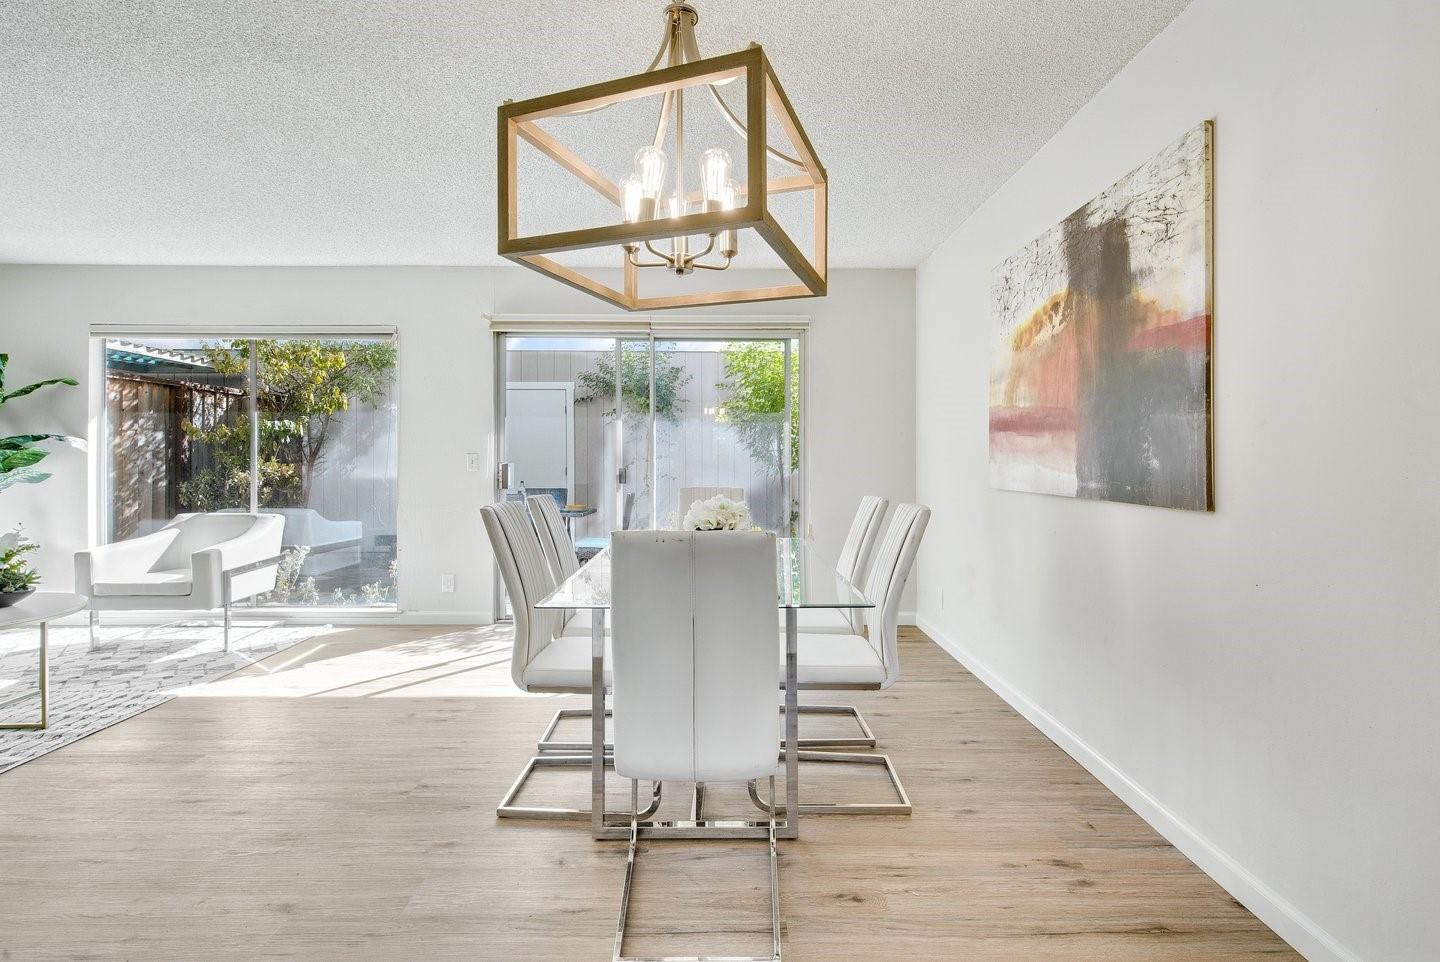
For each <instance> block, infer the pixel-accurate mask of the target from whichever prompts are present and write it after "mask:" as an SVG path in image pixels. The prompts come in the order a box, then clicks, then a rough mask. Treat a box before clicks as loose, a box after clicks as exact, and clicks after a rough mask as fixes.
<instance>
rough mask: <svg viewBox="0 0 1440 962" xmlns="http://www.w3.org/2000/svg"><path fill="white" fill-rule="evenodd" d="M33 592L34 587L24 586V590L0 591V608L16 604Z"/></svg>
mask: <svg viewBox="0 0 1440 962" xmlns="http://www.w3.org/2000/svg"><path fill="white" fill-rule="evenodd" d="M34 593H35V589H34V588H26V589H25V590H24V591H0V608H9V607H10V606H11V605H18V604H19V603H20V602H22V601H24V600H25V599H26V598H28V597H30V596H31V595H33V594H34Z"/></svg>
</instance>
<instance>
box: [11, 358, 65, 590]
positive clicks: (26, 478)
mask: <svg viewBox="0 0 1440 962" xmlns="http://www.w3.org/2000/svg"><path fill="white" fill-rule="evenodd" d="M9 362H10V355H9V354H0V408H3V407H4V405H5V404H6V403H7V402H10V401H13V400H15V399H16V398H21V397H24V396H25V395H27V394H34V393H35V392H36V391H38V390H40V389H41V388H43V387H49V386H50V385H52V384H65V385H69V386H70V387H74V386H75V385H76V384H77V383H78V382H77V381H76V380H75V379H74V378H73V377H52V378H47V379H46V380H43V381H36V382H35V383H34V384H27V385H25V386H24V387H19V388H16V389H15V390H13V391H7V390H5V369H6V367H7V366H8V365H9ZM48 441H65V442H68V443H72V444H73V443H78V442H77V440H76V439H75V438H70V437H66V436H65V435H63V434H15V435H11V436H10V437H0V491H4V490H5V489H6V488H8V487H10V486H11V485H12V484H39V483H40V482H41V481H44V480H45V479H47V478H49V477H50V474H49V472H47V471H41V470H40V469H39V468H37V467H36V465H37V464H39V463H40V462H41V461H43V460H44V459H45V458H46V457H48V456H49V454H50V452H49V450H47V449H46V448H45V447H44V445H45V443H46V442H48ZM38 547H39V545H37V544H35V542H33V541H31V540H29V539H28V538H26V537H25V535H24V534H23V533H22V532H21V531H19V530H18V529H17V530H16V531H14V532H12V533H10V534H7V535H4V536H3V537H0V608H8V607H10V606H11V605H13V604H15V603H16V602H18V601H21V600H22V599H24V598H25V597H27V596H28V595H31V594H33V593H34V591H35V585H36V584H37V583H38V582H39V581H40V574H39V572H37V571H36V570H35V569H34V568H33V567H31V566H30V564H29V563H28V562H27V560H26V558H25V556H26V555H27V554H29V553H30V552H32V551H34V550H35V549H36V548H38Z"/></svg>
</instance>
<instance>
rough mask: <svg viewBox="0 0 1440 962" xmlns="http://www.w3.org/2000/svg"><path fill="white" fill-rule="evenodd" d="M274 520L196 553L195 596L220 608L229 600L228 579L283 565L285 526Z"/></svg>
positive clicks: (193, 567)
mask: <svg viewBox="0 0 1440 962" xmlns="http://www.w3.org/2000/svg"><path fill="white" fill-rule="evenodd" d="M272 520H273V523H267V522H264V521H262V522H259V523H257V524H256V525H255V526H254V527H253V528H251V529H250V530H249V531H247V532H245V533H244V534H242V535H239V536H237V537H234V538H231V539H229V540H228V541H221V542H219V543H218V544H213V545H211V546H210V547H208V548H203V549H201V550H200V551H197V552H195V553H194V554H192V555H191V556H190V577H191V579H192V581H193V583H194V586H195V587H194V591H195V593H196V594H201V595H204V596H206V597H208V598H209V599H210V603H211V604H212V606H216V607H218V606H219V605H220V604H222V603H223V602H224V600H225V580H226V577H227V576H231V577H233V576H234V575H236V574H240V573H242V571H254V570H257V569H259V568H263V567H266V566H268V565H272V564H279V563H280V559H281V557H282V554H281V551H280V538H281V535H282V533H283V532H284V530H285V525H284V522H283V521H282V519H281V518H279V517H274V518H273V519H272Z"/></svg>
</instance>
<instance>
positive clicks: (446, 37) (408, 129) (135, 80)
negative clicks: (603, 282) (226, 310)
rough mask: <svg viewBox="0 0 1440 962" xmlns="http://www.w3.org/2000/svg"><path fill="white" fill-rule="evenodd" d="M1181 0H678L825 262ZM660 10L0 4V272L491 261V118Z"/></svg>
mask: <svg viewBox="0 0 1440 962" xmlns="http://www.w3.org/2000/svg"><path fill="white" fill-rule="evenodd" d="M1186 2H1187V0H952V2H949V3H943V2H898V3H876V2H873V0H835V2H830V3H811V4H797V3H793V2H790V3H778V2H770V0H708V2H707V0H699V3H698V6H699V9H700V26H699V38H700V43H701V46H702V49H703V50H704V51H705V52H706V53H707V54H716V53H723V52H727V51H729V50H733V49H738V48H740V47H743V46H744V45H745V44H747V43H748V42H750V41H752V40H754V41H758V42H760V43H763V44H764V45H765V47H766V51H767V53H768V54H769V55H770V58H771V60H772V61H773V62H774V63H775V65H776V70H777V71H778V73H779V75H780V78H781V80H782V82H784V84H785V86H786V88H787V91H788V93H789V94H790V97H791V100H792V101H793V102H794V104H795V107H796V110H797V112H798V113H799V114H800V116H801V118H802V120H803V122H804V123H805V126H806V129H807V130H808V132H809V133H810V136H811V139H812V140H813V141H814V142H815V145H816V149H817V151H818V152H819V154H820V157H821V159H822V160H823V161H824V163H825V165H826V167H827V169H828V171H829V174H830V180H831V208H830V210H831V228H830V247H831V264H832V265H833V266H837V267H899V266H905V267H908V266H913V265H915V264H916V263H917V262H918V261H919V260H920V259H922V258H923V257H924V256H925V255H926V254H927V253H929V252H930V251H931V250H932V249H933V248H934V247H935V245H937V244H938V243H939V242H940V241H941V240H943V239H944V238H945V236H946V235H947V234H948V233H949V232H950V231H952V230H953V229H954V228H955V226H956V225H957V224H958V223H959V222H960V221H961V219H962V218H964V217H965V216H966V215H967V214H969V213H970V212H971V211H972V210H973V209H974V208H975V207H976V206H978V205H979V204H980V202H981V201H983V200H984V199H985V197H987V196H988V195H989V194H990V193H991V192H992V191H994V190H995V189H996V188H997V187H998V186H999V185H1000V184H1001V183H1002V182H1003V181H1004V180H1005V178H1006V177H1008V176H1009V175H1010V174H1011V173H1012V172H1013V171H1015V170H1016V169H1017V168H1018V167H1019V166H1020V165H1021V164H1022V163H1023V162H1024V161H1025V160H1026V159H1027V158H1028V157H1029V156H1030V155H1031V154H1032V153H1033V152H1034V151H1035V150H1036V149H1037V148H1038V147H1039V146H1040V145H1041V144H1042V143H1044V141H1045V140H1046V139H1047V138H1049V137H1050V136H1051V134H1053V133H1054V132H1055V131H1056V130H1057V129H1058V128H1059V127H1060V126H1061V124H1063V123H1064V122H1065V120H1066V119H1068V118H1069V117H1070V116H1071V115H1072V114H1073V113H1074V112H1075V110H1076V109H1077V108H1079V107H1080V106H1081V105H1082V104H1083V103H1084V102H1085V101H1086V100H1088V99H1089V98H1090V97H1091V96H1092V95H1093V94H1094V93H1095V92H1096V91H1097V90H1098V89H1099V88H1100V87H1101V86H1102V85H1103V84H1104V83H1105V82H1106V80H1108V79H1109V78H1110V77H1111V76H1112V75H1113V74H1114V73H1115V72H1116V71H1117V70H1118V69H1119V68H1120V67H1121V66H1122V65H1123V64H1124V63H1125V62H1126V61H1128V60H1129V59H1130V58H1131V57H1132V56H1133V55H1134V54H1135V53H1136V51H1138V50H1139V49H1140V48H1141V47H1142V46H1144V45H1145V44H1146V43H1147V42H1148V41H1149V40H1150V39H1151V38H1152V37H1153V36H1154V35H1155V34H1156V33H1158V32H1159V31H1160V30H1161V29H1162V28H1163V27H1164V26H1165V25H1166V24H1167V23H1169V22H1170V20H1172V19H1173V18H1174V17H1175V15H1176V14H1177V13H1179V11H1180V10H1181V9H1182V8H1183V7H1184V6H1185V3H1186ZM663 6H664V4H663V3H662V2H661V0H587V2H571V0H552V2H548V3H539V2H533V3H532V2H515V0H511V2H506V0H328V2H323V0H149V2H141V0H126V2H122V0H5V2H4V3H3V4H0V261H6V262H55V263H74V262H81V263H145V264H492V263H502V261H500V259H499V258H497V257H496V255H495V225H494V221H495V211H494V207H495V200H494V197H495V187H494V178H495V169H494V168H495V160H494V153H495V147H494V139H495V138H494V124H495V107H496V105H497V104H499V103H500V101H502V100H504V99H505V98H515V99H521V98H525V97H530V96H535V95H538V94H543V93H550V92H553V91H555V90H560V89H564V88H568V87H572V86H577V85H579V84H582V83H590V82H595V81H599V80H605V79H609V78H611V77H614V76H620V75H623V74H629V73H634V72H636V71H638V70H639V69H641V68H643V67H644V66H645V64H646V63H647V62H648V60H649V58H650V56H651V55H652V54H653V53H654V49H655V47H656V46H657V44H658V41H659V37H660V28H661V23H662V21H661V17H660V11H661V9H662V8H663ZM625 149H627V150H628V144H627V145H626V146H625ZM614 173H615V174H616V175H617V176H619V175H621V174H622V173H623V171H615V172H614Z"/></svg>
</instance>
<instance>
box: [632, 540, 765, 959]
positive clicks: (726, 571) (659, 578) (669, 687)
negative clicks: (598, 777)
mask: <svg viewBox="0 0 1440 962" xmlns="http://www.w3.org/2000/svg"><path fill="white" fill-rule="evenodd" d="M611 551H612V555H611V569H610V570H611V602H612V607H611V613H612V616H613V618H614V627H615V636H614V642H613V647H614V654H615V658H614V694H615V711H614V714H615V771H616V773H617V774H619V775H620V776H622V777H624V778H628V779H630V780H631V781H630V799H631V816H630V851H629V856H628V859H627V861H626V864H625V881H624V888H623V890H622V894H621V899H620V917H619V921H618V923H617V925H616V928H615V949H614V956H613V957H614V959H615V960H616V962H620V960H625V959H627V958H628V957H627V956H625V955H624V954H623V949H624V940H625V922H626V916H627V913H628V909H629V900H630V888H631V883H632V881H633V879H634V874H635V861H636V855H637V854H638V842H639V839H640V838H641V837H642V836H643V837H646V838H651V839H654V838H677V837H681V838H704V837H707V836H714V835H717V834H720V835H722V836H723V837H727V838H735V837H753V838H761V839H764V838H768V839H769V843H770V900H771V901H770V906H771V934H772V946H773V951H772V953H771V954H770V955H767V956H759V957H750V958H752V959H754V960H755V962H761V960H764V962H772V960H777V959H779V958H780V908H779V904H780V903H779V876H778V867H777V864H776V861H777V859H776V850H775V816H774V814H773V812H774V811H775V809H776V808H777V806H776V805H775V804H774V803H775V767H776V753H777V747H778V745H779V742H780V717H779V714H778V713H777V711H776V708H777V704H778V698H777V695H776V690H775V676H774V671H775V658H776V653H777V644H776V638H775V630H774V625H775V539H774V537H773V536H772V535H769V534H765V533H763V532H758V531H757V532H749V531H746V532H726V533H714V532H694V531H617V532H615V534H614V535H613V541H612V548H611ZM762 778H768V779H769V781H770V796H769V797H770V804H769V806H768V812H769V814H768V815H767V817H766V819H765V820H763V821H755V822H749V821H746V822H740V821H738V820H737V821H733V822H726V823H723V825H721V826H717V825H716V823H714V822H713V821H710V822H707V821H706V820H704V817H703V813H701V812H700V811H699V808H700V805H701V798H702V797H703V796H702V787H701V786H703V784H704V783H705V782H725V781H740V782H747V783H748V784H749V786H750V791H751V794H752V796H754V795H755V794H756V790H755V783H756V781H757V780H759V779H762ZM641 779H644V780H647V781H650V782H652V783H660V782H663V781H667V780H668V781H681V782H691V783H695V785H696V789H695V807H694V809H692V812H693V814H692V819H691V820H690V821H683V822H665V823H663V824H658V825H657V824H654V823H649V822H645V821H643V819H644V818H645V817H646V816H645V815H644V814H643V813H641V812H640V806H639V798H640V792H639V783H640V780H641ZM725 958H727V959H737V960H738V959H741V958H742V957H740V956H725Z"/></svg>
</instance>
